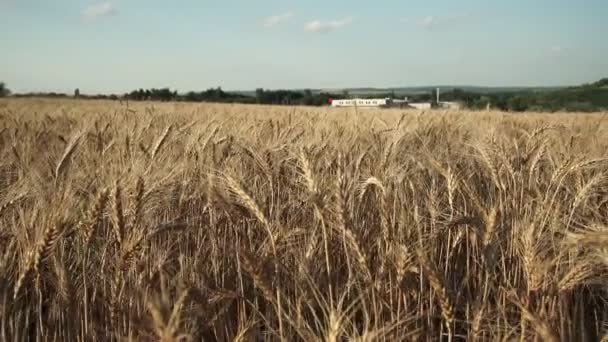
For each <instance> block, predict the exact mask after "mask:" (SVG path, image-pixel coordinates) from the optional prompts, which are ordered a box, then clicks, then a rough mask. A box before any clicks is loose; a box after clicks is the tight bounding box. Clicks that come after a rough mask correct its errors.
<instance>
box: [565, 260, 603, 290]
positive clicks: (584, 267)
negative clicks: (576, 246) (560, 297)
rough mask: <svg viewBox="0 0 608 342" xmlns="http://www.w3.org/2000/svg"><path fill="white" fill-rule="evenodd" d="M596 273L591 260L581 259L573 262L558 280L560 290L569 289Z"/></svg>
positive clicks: (581, 283)
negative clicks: (575, 262)
mask: <svg viewBox="0 0 608 342" xmlns="http://www.w3.org/2000/svg"><path fill="white" fill-rule="evenodd" d="M597 273H598V270H597V269H596V268H595V267H594V265H593V263H592V262H589V261H581V262H579V263H577V264H575V265H574V266H573V267H572V268H570V270H568V272H566V274H564V275H563V276H562V277H561V279H559V281H558V285H557V286H558V288H559V290H560V291H562V292H564V291H570V290H572V289H574V288H576V287H577V286H579V285H583V284H584V283H585V281H586V280H588V279H589V278H591V277H593V276H594V275H596V274H597Z"/></svg>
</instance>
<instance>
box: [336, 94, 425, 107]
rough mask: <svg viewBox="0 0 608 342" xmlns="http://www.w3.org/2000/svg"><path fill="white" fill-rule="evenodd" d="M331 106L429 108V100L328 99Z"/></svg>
mask: <svg viewBox="0 0 608 342" xmlns="http://www.w3.org/2000/svg"><path fill="white" fill-rule="evenodd" d="M330 102H331V106H332V107H399V108H408V107H409V108H416V109H431V103H430V102H420V103H412V102H409V100H408V98H407V97H406V98H404V99H403V100H401V99H391V98H384V99H340V100H330Z"/></svg>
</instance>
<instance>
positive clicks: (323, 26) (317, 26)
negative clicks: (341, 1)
mask: <svg viewBox="0 0 608 342" xmlns="http://www.w3.org/2000/svg"><path fill="white" fill-rule="evenodd" d="M353 20H354V19H353V18H352V17H348V18H344V19H341V20H332V21H327V22H324V21H320V20H313V21H311V22H309V23H307V24H306V25H305V26H304V31H306V32H314V33H327V32H333V31H336V30H339V29H341V28H343V27H345V26H347V25H349V24H351V23H352V22H353Z"/></svg>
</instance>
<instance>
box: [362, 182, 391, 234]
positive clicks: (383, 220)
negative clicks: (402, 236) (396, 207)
mask: <svg viewBox="0 0 608 342" xmlns="http://www.w3.org/2000/svg"><path fill="white" fill-rule="evenodd" d="M371 187H374V188H376V189H377V196H376V197H377V199H378V207H379V211H380V226H381V229H382V238H383V240H384V243H385V244H386V243H388V241H389V240H390V229H389V228H390V227H389V219H388V217H389V216H388V208H387V204H386V188H385V187H384V185H383V184H382V182H381V181H380V180H379V179H378V178H376V177H370V178H368V179H366V180H365V181H364V182H363V183H362V184H361V185H360V190H359V193H360V195H359V199H360V200H362V199H363V197H364V196H365V193H366V192H367V191H368V190H369V188H371Z"/></svg>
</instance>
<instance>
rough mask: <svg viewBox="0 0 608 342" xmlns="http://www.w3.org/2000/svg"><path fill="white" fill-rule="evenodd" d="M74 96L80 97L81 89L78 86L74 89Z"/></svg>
mask: <svg viewBox="0 0 608 342" xmlns="http://www.w3.org/2000/svg"><path fill="white" fill-rule="evenodd" d="M74 97H76V98H79V97H80V89H78V88H76V90H74Z"/></svg>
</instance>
